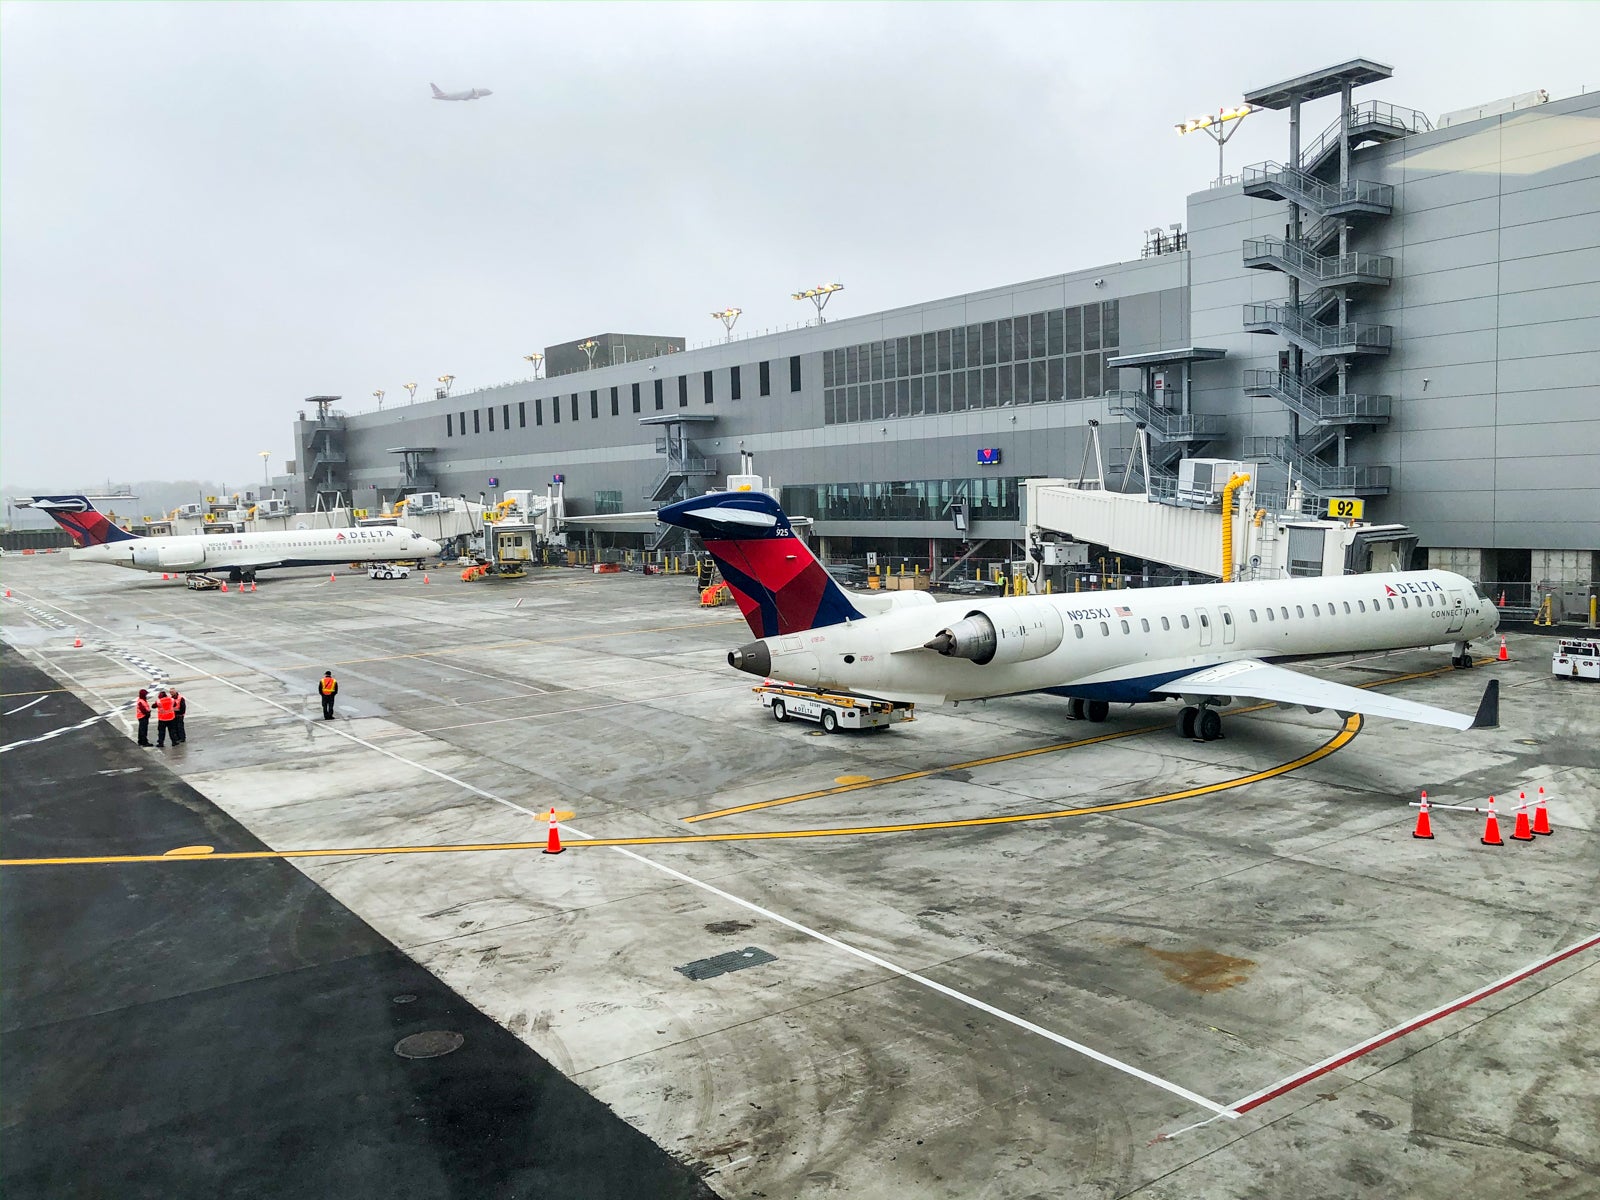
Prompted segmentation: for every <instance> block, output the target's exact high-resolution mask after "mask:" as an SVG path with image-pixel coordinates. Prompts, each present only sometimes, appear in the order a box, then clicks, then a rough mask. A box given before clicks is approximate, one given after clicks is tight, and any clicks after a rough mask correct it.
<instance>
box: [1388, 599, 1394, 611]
mask: <svg viewBox="0 0 1600 1200" xmlns="http://www.w3.org/2000/svg"><path fill="white" fill-rule="evenodd" d="M1389 608H1390V610H1391V611H1393V609H1394V597H1393V596H1390V597H1389Z"/></svg>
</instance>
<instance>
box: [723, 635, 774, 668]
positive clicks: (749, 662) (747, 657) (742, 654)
mask: <svg viewBox="0 0 1600 1200" xmlns="http://www.w3.org/2000/svg"><path fill="white" fill-rule="evenodd" d="M728 665H729V666H730V667H732V668H733V669H734V670H736V671H748V672H749V673H750V674H752V675H760V676H763V677H765V676H767V675H770V674H772V650H771V648H770V647H768V645H767V644H766V643H765V642H750V643H749V644H748V645H744V646H740V647H739V648H738V649H737V650H729V651H728Z"/></svg>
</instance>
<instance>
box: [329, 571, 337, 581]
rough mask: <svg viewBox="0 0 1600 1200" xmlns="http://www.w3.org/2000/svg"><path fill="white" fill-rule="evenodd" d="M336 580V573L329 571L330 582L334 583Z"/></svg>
mask: <svg viewBox="0 0 1600 1200" xmlns="http://www.w3.org/2000/svg"><path fill="white" fill-rule="evenodd" d="M335 578H336V576H335V575H334V573H333V572H332V571H329V572H328V582H329V583H332V582H333V581H334V579H335Z"/></svg>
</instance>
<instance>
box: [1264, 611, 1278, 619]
mask: <svg viewBox="0 0 1600 1200" xmlns="http://www.w3.org/2000/svg"><path fill="white" fill-rule="evenodd" d="M1277 619H1278V618H1277V617H1275V616H1273V615H1272V610H1271V609H1270V608H1269V609H1267V620H1269V621H1276V620H1277Z"/></svg>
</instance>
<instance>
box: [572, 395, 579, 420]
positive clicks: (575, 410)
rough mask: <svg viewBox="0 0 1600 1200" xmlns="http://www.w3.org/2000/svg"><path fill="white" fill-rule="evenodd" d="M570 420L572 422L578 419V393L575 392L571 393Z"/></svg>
mask: <svg viewBox="0 0 1600 1200" xmlns="http://www.w3.org/2000/svg"><path fill="white" fill-rule="evenodd" d="M572 419H573V420H574V421H576V420H577V419H578V393H577V392H573V393H572Z"/></svg>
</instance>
